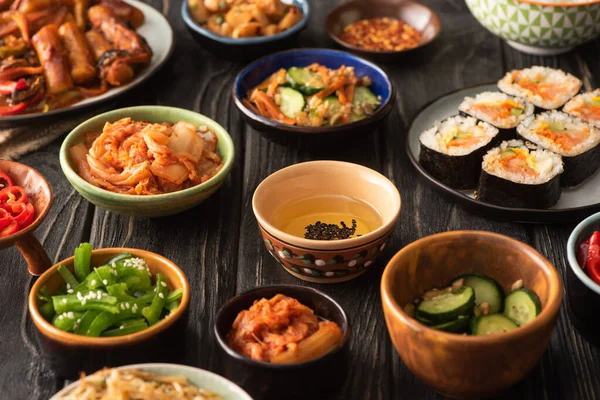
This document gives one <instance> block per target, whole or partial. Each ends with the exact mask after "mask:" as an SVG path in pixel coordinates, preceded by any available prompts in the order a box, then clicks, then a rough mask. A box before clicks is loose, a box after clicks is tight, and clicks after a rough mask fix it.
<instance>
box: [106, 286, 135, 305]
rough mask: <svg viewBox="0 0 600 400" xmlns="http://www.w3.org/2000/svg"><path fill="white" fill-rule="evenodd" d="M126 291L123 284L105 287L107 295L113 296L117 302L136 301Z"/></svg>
mask: <svg viewBox="0 0 600 400" xmlns="http://www.w3.org/2000/svg"><path fill="white" fill-rule="evenodd" d="M127 289H128V288H127V285H126V284H125V283H115V284H113V285H108V286H107V287H106V290H107V291H108V294H110V295H111V296H115V297H116V298H117V299H118V300H119V301H130V300H136V298H135V297H133V296H130V295H128V294H127Z"/></svg>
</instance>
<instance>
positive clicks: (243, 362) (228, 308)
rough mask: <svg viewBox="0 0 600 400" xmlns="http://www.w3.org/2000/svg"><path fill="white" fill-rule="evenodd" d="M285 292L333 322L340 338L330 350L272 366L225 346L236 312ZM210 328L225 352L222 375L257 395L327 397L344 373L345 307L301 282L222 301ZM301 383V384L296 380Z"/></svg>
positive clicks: (347, 332) (347, 333)
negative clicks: (303, 360)
mask: <svg viewBox="0 0 600 400" xmlns="http://www.w3.org/2000/svg"><path fill="white" fill-rule="evenodd" d="M276 294H283V295H285V296H289V297H292V298H294V299H296V300H298V301H299V302H300V303H302V304H303V305H305V306H307V307H309V308H311V309H312V310H313V311H314V312H315V314H316V315H317V316H319V317H321V318H324V319H327V320H329V321H333V322H335V323H336V324H337V325H338V326H339V327H340V329H341V330H342V339H341V340H340V342H339V343H338V344H337V345H336V346H335V347H334V348H333V349H332V350H331V351H329V352H328V353H326V354H324V355H322V356H321V357H319V358H316V359H314V360H311V361H307V362H303V363H299V364H271V363H268V362H263V361H256V360H253V359H250V358H247V357H245V356H243V355H241V354H239V353H237V352H236V351H234V350H233V349H232V348H231V347H229V345H228V344H227V335H228V333H229V332H230V331H231V328H232V325H233V321H234V320H235V318H236V317H237V315H238V314H239V313H240V312H241V311H243V310H247V309H248V308H250V306H252V304H254V302H255V301H258V300H260V299H263V298H266V299H270V298H272V297H273V296H275V295H276ZM214 332H215V337H216V340H217V343H218V344H219V348H220V349H221V351H222V353H223V358H222V365H223V375H224V376H225V377H227V378H228V379H231V380H232V381H234V382H236V383H237V384H239V385H241V386H243V387H244V388H245V389H246V390H248V392H249V393H250V394H251V395H252V396H253V397H255V398H257V399H258V398H260V399H265V400H268V399H307V398H327V397H326V395H327V394H328V393H331V392H332V391H335V390H339V387H340V386H341V385H343V382H344V380H345V377H346V373H347V350H348V342H349V339H350V334H351V328H350V321H349V320H348V316H347V315H346V313H345V312H344V309H343V308H342V307H341V306H340V305H339V304H338V303H337V302H336V301H335V300H333V299H332V298H331V297H329V296H327V295H326V294H324V293H323V292H321V291H319V290H317V289H313V288H309V287H303V286H294V285H276V286H265V287H259V288H256V289H252V290H250V291H248V292H245V293H242V294H240V295H238V296H236V297H234V298H232V299H231V300H229V301H228V302H227V303H225V304H224V305H223V306H222V307H221V309H220V310H219V312H218V313H217V316H216V320H215V325H214ZM299 383H301V384H299Z"/></svg>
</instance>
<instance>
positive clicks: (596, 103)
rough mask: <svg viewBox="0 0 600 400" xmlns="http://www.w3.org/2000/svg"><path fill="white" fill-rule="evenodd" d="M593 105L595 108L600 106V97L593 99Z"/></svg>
mask: <svg viewBox="0 0 600 400" xmlns="http://www.w3.org/2000/svg"><path fill="white" fill-rule="evenodd" d="M592 105H593V106H594V107H597V106H600V97H594V98H593V99H592Z"/></svg>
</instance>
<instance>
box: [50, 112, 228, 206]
mask: <svg viewBox="0 0 600 400" xmlns="http://www.w3.org/2000/svg"><path fill="white" fill-rule="evenodd" d="M125 117H131V118H132V119H134V120H142V121H149V122H172V123H174V122H177V121H187V122H190V123H192V124H194V125H197V126H200V125H204V126H207V127H208V128H209V129H210V130H211V131H213V132H214V133H215V134H216V135H217V138H218V146H217V149H218V153H219V156H220V157H221V158H222V159H223V169H221V171H219V172H218V173H217V175H215V176H214V177H212V178H211V179H209V180H208V181H206V182H204V183H202V184H200V185H197V186H194V187H191V188H189V189H185V190H180V191H178V192H173V193H166V194H158V195H148V196H136V195H129V194H120V193H113V192H110V191H108V190H104V189H101V188H99V187H97V186H94V185H92V184H90V183H88V182H87V181H85V180H84V179H83V178H81V177H80V176H79V175H78V174H77V172H76V171H75V169H74V168H73V164H72V162H71V160H70V157H69V148H70V147H71V146H73V145H76V144H78V143H81V142H83V141H84V139H85V134H86V133H89V132H94V131H96V132H99V131H101V130H102V127H103V126H104V124H105V123H106V122H114V121H117V120H119V119H121V118H125ZM234 152H235V149H234V145H233V141H232V140H231V137H230V136H229V134H228V133H227V131H226V130H225V129H223V127H222V126H221V125H219V124H218V123H216V122H215V121H213V120H212V119H210V118H208V117H205V116H204V115H201V114H198V113H195V112H193V111H188V110H183V109H181V108H174V107H163V106H138V107H129V108H121V109H118V110H113V111H109V112H106V113H104V114H100V115H97V116H95V117H93V118H91V119H89V120H87V121H85V122H83V123H82V124H80V125H79V126H78V127H76V128H75V129H73V130H72V131H71V133H69V134H68V135H67V137H66V138H65V141H64V142H63V144H62V146H61V148H60V166H61V168H62V170H63V173H64V174H65V176H66V177H67V179H68V180H69V182H70V183H71V185H73V187H74V188H75V189H76V190H77V191H78V192H79V194H81V195H82V196H83V197H85V198H86V199H87V200H88V201H89V202H90V203H93V204H94V205H96V206H98V207H101V208H104V209H106V210H108V211H112V212H114V213H117V214H122V215H128V216H133V217H163V216H167V215H173V214H178V213H180V212H183V211H185V210H188V209H190V208H192V207H194V206H196V205H198V204H200V203H201V202H202V201H204V200H205V199H206V198H208V197H209V196H210V195H211V194H213V193H214V192H215V191H216V190H217V189H218V188H219V187H220V186H221V184H223V182H224V181H225V178H226V177H227V175H229V172H230V171H231V168H232V166H233V161H234V158H235V157H234Z"/></svg>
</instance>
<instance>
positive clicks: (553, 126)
mask: <svg viewBox="0 0 600 400" xmlns="http://www.w3.org/2000/svg"><path fill="white" fill-rule="evenodd" d="M548 127H549V128H550V130H551V131H554V132H560V131H566V130H567V128H565V126H564V125H563V124H562V122H559V121H552V122H550V124H549V126H548Z"/></svg>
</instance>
